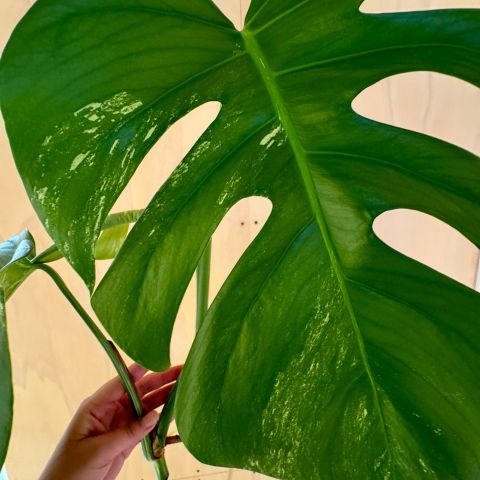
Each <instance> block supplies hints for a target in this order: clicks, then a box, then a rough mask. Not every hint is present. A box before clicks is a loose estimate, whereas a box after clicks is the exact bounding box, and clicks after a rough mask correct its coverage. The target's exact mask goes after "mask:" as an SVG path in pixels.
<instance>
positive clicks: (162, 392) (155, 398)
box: [142, 383, 175, 412]
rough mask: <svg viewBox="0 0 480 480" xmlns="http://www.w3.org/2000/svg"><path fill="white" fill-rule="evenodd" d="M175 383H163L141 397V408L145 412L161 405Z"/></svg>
mask: <svg viewBox="0 0 480 480" xmlns="http://www.w3.org/2000/svg"><path fill="white" fill-rule="evenodd" d="M174 385H175V384H173V383H171V384H170V385H165V386H164V387H162V388H159V389H158V390H155V391H154V392H151V393H149V394H148V395H146V396H145V397H143V398H142V403H143V408H144V410H145V411H146V412H149V411H150V410H153V409H154V408H158V407H159V406H160V405H163V404H164V403H165V402H166V401H167V399H168V396H169V395H170V393H171V391H172V389H173V387H174Z"/></svg>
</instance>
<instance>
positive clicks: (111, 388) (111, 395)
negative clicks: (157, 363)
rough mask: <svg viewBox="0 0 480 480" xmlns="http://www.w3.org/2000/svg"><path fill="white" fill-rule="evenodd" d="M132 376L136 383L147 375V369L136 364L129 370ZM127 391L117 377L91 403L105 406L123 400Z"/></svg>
mask: <svg viewBox="0 0 480 480" xmlns="http://www.w3.org/2000/svg"><path fill="white" fill-rule="evenodd" d="M128 371H129V372H130V375H131V377H132V379H133V381H134V382H138V381H139V380H140V379H141V378H142V377H143V376H144V375H145V373H147V371H148V370H147V369H146V368H144V367H142V366H141V365H139V364H138V363H134V364H133V365H131V366H130V368H129V369H128ZM124 393H125V390H124V388H123V385H122V383H121V381H120V378H119V377H115V378H113V379H112V380H110V381H109V382H107V383H106V384H105V385H103V387H101V388H100V389H99V390H97V391H96V392H95V393H94V394H93V395H92V396H91V397H90V398H89V400H88V401H89V403H94V404H96V405H98V404H103V403H110V402H113V401H115V400H119V399H121V398H122V396H123V394H124Z"/></svg>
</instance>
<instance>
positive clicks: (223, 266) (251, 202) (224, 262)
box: [210, 196, 272, 300]
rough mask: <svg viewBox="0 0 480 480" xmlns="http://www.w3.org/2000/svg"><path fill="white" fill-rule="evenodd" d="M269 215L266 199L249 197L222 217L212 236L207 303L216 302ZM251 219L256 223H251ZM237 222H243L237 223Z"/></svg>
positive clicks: (268, 202) (270, 203)
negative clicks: (208, 297)
mask: <svg viewBox="0 0 480 480" xmlns="http://www.w3.org/2000/svg"><path fill="white" fill-rule="evenodd" d="M271 212H272V202H271V201H270V200H269V199H268V198H265V197H261V196H252V197H247V198H243V199H242V200H240V201H238V202H237V203H236V204H235V205H233V207H232V208H230V210H229V211H228V213H227V214H226V215H225V216H224V217H223V219H222V221H221V222H220V224H219V225H218V227H217V229H216V230H215V232H214V234H213V236H212V271H211V281H210V300H212V299H213V298H215V296H216V295H217V293H218V291H219V290H220V288H221V286H222V285H223V283H224V282H225V280H226V279H227V277H228V275H229V274H230V272H231V271H232V270H233V268H234V266H235V265H236V263H237V262H238V261H239V259H240V257H241V256H242V255H243V254H244V252H245V251H246V250H247V248H248V247H249V245H250V244H251V243H252V242H253V241H254V240H255V237H256V236H257V235H258V234H259V233H260V231H261V230H262V227H263V226H264V225H265V223H266V222H267V220H268V217H269V216H270V214H271ZM253 218H255V219H256V220H255V221H252V220H253ZM239 219H243V220H242V221H240V222H239ZM239 224H240V225H239ZM254 225H255V226H254Z"/></svg>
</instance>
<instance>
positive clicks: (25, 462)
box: [0, 0, 480, 480]
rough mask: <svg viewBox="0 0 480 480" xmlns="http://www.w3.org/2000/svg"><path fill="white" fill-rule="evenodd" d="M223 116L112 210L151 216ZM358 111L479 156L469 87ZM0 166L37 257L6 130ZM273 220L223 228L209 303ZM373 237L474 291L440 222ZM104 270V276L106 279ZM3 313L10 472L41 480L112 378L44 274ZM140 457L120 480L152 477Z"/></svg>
mask: <svg viewBox="0 0 480 480" xmlns="http://www.w3.org/2000/svg"><path fill="white" fill-rule="evenodd" d="M32 3H33V0H1V3H0V48H3V46H4V44H5V42H6V40H7V38H8V36H9V35H10V33H11V31H12V29H13V28H14V26H15V24H16V23H17V22H18V20H19V19H20V18H21V16H22V15H23V14H24V13H25V12H26V10H27V9H28V8H29V6H30V5H31V4H32ZM216 3H217V4H218V5H219V6H221V8H222V9H223V10H224V11H225V12H226V13H227V14H228V16H230V18H232V19H234V21H235V23H236V25H237V26H240V25H241V19H242V18H243V14H244V13H245V11H246V8H247V6H248V3H249V0H243V1H240V0H238V1H237V0H222V1H220V0H217V1H216ZM447 6H459V7H480V0H464V1H461V0H448V1H447V0H437V1H435V2H434V1H426V0H424V1H421V0H410V1H408V0H405V1H395V0H367V1H366V2H365V4H364V6H363V7H362V9H363V10H365V11H373V10H375V9H377V10H378V9H379V8H380V7H381V8H382V9H385V10H390V11H395V10H406V9H413V8H443V7H447ZM218 108H219V106H218V104H216V103H214V102H212V103H211V104H207V105H204V106H202V107H200V108H199V109H197V110H196V111H194V112H192V113H191V114H189V115H188V116H187V117H186V118H185V119H183V120H182V121H180V122H179V123H178V124H177V125H175V126H174V127H173V128H172V129H171V130H170V131H169V132H167V134H166V135H165V136H164V138H162V139H161V140H160V141H159V142H158V144H157V145H156V146H155V148H154V149H153V150H152V151H151V152H150V154H149V155H148V157H147V158H146V160H145V161H144V162H143V164H142V166H141V167H140V168H139V170H138V172H137V173H136V175H135V177H134V179H133V180H132V182H131V184H130V185H129V187H128V189H127V190H126V191H125V192H124V194H123V195H122V197H121V199H119V201H118V203H117V205H116V207H115V210H121V209H129V208H142V207H144V206H145V205H146V204H147V203H148V201H149V199H150V198H151V197H152V195H153V194H154V192H155V191H156V190H157V188H158V187H159V186H160V185H161V183H162V182H163V181H164V179H165V178H166V177H167V176H168V174H169V172H171V171H172V169H173V168H174V167H175V165H176V164H178V162H179V161H180V159H181V158H182V157H183V155H184V154H185V153H186V152H187V151H188V149H189V148H190V146H191V145H192V143H193V142H194V141H195V139H196V138H197V137H198V135H199V134H200V133H201V132H202V131H203V130H204V128H205V127H206V125H208V122H210V121H211V120H213V118H214V117H215V114H216V112H217V111H218ZM354 108H355V109H356V110H357V111H358V112H360V113H362V114H364V115H366V116H369V117H370V118H374V119H377V120H381V121H384V122H386V123H391V124H394V125H399V126H402V127H406V128H410V129H413V130H418V131H421V132H426V133H428V134H431V135H435V136H438V137H441V138H443V139H445V140H448V141H450V142H452V143H455V144H457V145H460V146H462V147H464V148H466V149H469V150H471V151H473V152H476V153H477V154H480V118H479V115H478V112H480V94H479V91H478V89H476V88H474V87H472V86H471V85H468V84H466V83H465V82H461V81H459V80H456V79H453V78H450V77H446V76H441V75H436V74H431V73H426V72H421V73H414V74H408V75H401V76H398V77H395V78H393V79H389V80H386V81H384V82H381V83H380V84H378V85H375V86H373V87H371V88H370V89H369V90H368V91H366V92H364V93H363V94H362V95H361V96H360V97H359V98H358V99H357V100H356V102H355V104H354ZM0 158H1V160H0V162H1V168H0V205H2V206H3V207H2V209H1V210H0V240H3V239H5V238H8V237H9V236H11V235H13V234H14V233H16V232H18V231H19V230H21V229H23V228H26V227H28V228H29V229H30V230H31V231H32V232H33V234H34V236H35V238H36V239H37V245H38V249H39V250H41V249H43V248H45V247H47V246H48V245H49V244H50V242H49V239H48V237H47V235H46V234H45V232H44V230H43V228H42V226H41V225H40V224H39V222H38V221H37V220H36V218H35V214H34V212H33V210H32V209H31V207H30V204H29V202H28V199H27V197H26V195H25V193H24V190H23V187H22V185H21V182H20V180H19V178H18V176H17V173H16V170H15V167H14V164H13V160H12V158H11V155H10V151H9V147H8V142H7V140H6V136H5V132H4V129H3V124H2V128H1V131H0ZM160 160H161V161H160ZM269 211H270V207H269V205H268V202H267V201H265V200H264V199H260V198H252V199H246V200H243V201H242V202H240V203H239V204H238V205H237V206H236V207H234V208H233V209H232V210H231V211H230V212H229V214H228V215H227V217H226V218H225V219H224V221H223V222H222V224H221V226H220V227H219V229H218V231H217V232H216V234H215V236H214V241H213V265H214V267H213V272H212V276H213V279H212V289H211V296H213V295H214V294H215V293H216V292H217V291H218V288H219V287H220V285H221V283H222V282H223V280H224V279H225V277H226V276H227V274H228V272H229V271H230V270H231V268H232V266H233V265H234V263H235V261H236V260H237V259H238V257H239V256H240V255H241V253H242V252H243V250H244V249H245V248H246V246H247V245H248V244H249V243H250V241H251V240H252V239H253V238H254V236H255V235H256V234H257V233H258V231H259V230H260V229H261V227H262V224H263V223H264V222H265V220H266V218H267V216H268V214H269ZM472 221H479V219H472ZM376 231H377V233H378V234H379V235H380V236H381V237H382V238H383V239H384V240H385V241H387V242H388V243H390V244H391V245H393V246H396V248H398V249H400V250H401V251H403V252H405V253H407V254H408V255H410V256H413V257H414V258H417V259H419V260H420V261H423V262H424V263H427V264H429V265H431V266H433V267H434V268H436V269H438V270H440V271H442V272H444V273H446V274H447V275H450V276H452V277H453V278H456V279H457V280H458V281H461V282H463V283H465V284H467V285H469V286H471V287H473V286H474V282H475V275H476V271H477V263H478V250H477V249H476V248H475V247H474V246H473V245H472V244H471V243H469V242H468V241H467V240H466V239H465V238H464V237H462V236H461V235H460V234H458V233H457V232H455V231H453V230H452V229H450V228H449V227H447V226H445V225H444V224H442V223H441V222H439V221H437V220H435V219H432V218H431V217H428V218H423V217H422V214H419V213H415V212H413V213H412V212H405V211H400V212H393V213H392V214H388V215H387V216H386V217H385V218H382V219H380V221H378V222H377V223H376ZM105 268H106V266H105V265H104V266H102V267H101V268H99V272H98V273H99V275H101V274H102V272H103V271H105ZM59 270H60V271H61V273H62V274H64V275H65V278H66V279H67V282H68V284H69V285H70V287H71V288H72V290H74V292H75V293H76V294H77V295H78V297H79V298H80V299H81V300H82V301H83V303H84V305H86V304H87V303H88V295H87V292H86V290H85V288H84V287H83V286H82V284H81V282H80V281H79V279H78V277H77V276H76V274H75V273H73V272H72V270H71V269H70V268H69V267H68V265H66V264H65V263H63V264H61V265H59ZM194 295H195V291H194V286H193V285H191V286H190V287H189V289H188V291H187V294H186V296H185V299H184V302H183V304H182V308H181V311H180V313H179V317H178V321H177V324H176V326H175V331H174V341H173V344H174V345H173V349H172V361H173V362H174V363H179V362H183V361H184V359H185V358H186V355H187V352H188V348H189V345H190V344H191V341H192V339H193V332H194ZM7 311H8V326H9V335H10V343H11V353H12V360H13V377H14V384H15V419H14V426H13V434H12V440H11V444H10V450H9V454H8V457H7V468H8V470H9V475H10V478H11V479H12V480H29V479H35V478H37V477H38V474H39V472H40V471H41V469H42V466H43V465H44V464H45V462H46V461H47V459H48V457H49V455H50V453H51V451H52V449H53V448H54V446H55V444H56V442H57V440H58V439H59V437H60V436H61V434H62V432H63V430H64V428H65V426H66V424H67V423H68V420H69V419H70V417H71V416H72V414H73V412H74V411H75V409H76V407H77V405H78V404H79V402H80V401H81V400H82V399H83V398H84V397H85V396H87V395H88V394H90V393H91V392H92V391H94V390H95V389H97V388H98V386H100V385H101V384H102V383H103V382H105V381H106V380H107V379H108V378H110V377H111V376H112V375H113V370H112V368H111V367H110V365H109V362H108V361H107V360H106V359H105V356H104V354H103V352H102V351H101V349H100V348H99V347H98V345H97V344H96V343H95V341H94V340H93V339H92V337H91V336H90V334H89V333H88V332H87V330H86V328H85V327H84V326H83V324H82V322H81V321H80V320H79V319H78V318H77V317H76V316H75V314H74V313H73V312H72V310H71V308H70V307H69V305H68V304H67V303H66V302H65V300H64V299H63V298H62V297H61V295H60V294H59V293H58V292H57V290H56V289H55V288H54V286H53V285H52V284H51V282H50V281H49V279H48V278H46V277H45V276H44V275H43V274H42V273H37V274H35V275H33V276H32V277H31V278H30V279H29V280H28V281H27V282H26V284H25V285H24V286H23V287H22V288H21V289H20V290H19V291H18V292H17V293H16V294H15V296H14V297H13V299H12V301H10V302H9V304H8V307H7ZM138 450H139V449H137V451H136V452H134V454H133V455H132V456H131V458H130V459H129V461H128V463H127V464H126V466H125V468H124V470H123V472H122V474H121V476H120V477H119V478H121V479H129V480H131V479H134V480H140V479H145V480H148V479H153V475H152V473H151V471H150V467H149V466H148V465H147V464H146V463H145V462H144V461H143V460H142V459H141V454H140V452H139V451H138ZM167 460H168V462H169V464H170V469H171V473H172V478H173V479H186V478H190V479H204V478H206V479H208V478H212V479H218V480H226V479H238V480H240V479H248V478H262V476H261V475H253V474H250V473H247V472H239V471H233V470H232V471H227V470H225V469H219V468H213V467H209V466H205V465H201V464H199V463H198V462H196V461H195V460H194V459H193V458H192V457H191V456H190V455H189V454H188V452H186V451H185V450H184V449H183V447H182V446H181V445H178V446H173V447H169V448H168V450H167Z"/></svg>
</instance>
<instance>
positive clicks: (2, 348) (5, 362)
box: [0, 288, 13, 478]
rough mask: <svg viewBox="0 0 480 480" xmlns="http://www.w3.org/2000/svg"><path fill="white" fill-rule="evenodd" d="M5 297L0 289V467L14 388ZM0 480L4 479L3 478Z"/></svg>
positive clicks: (7, 436) (6, 444)
mask: <svg viewBox="0 0 480 480" xmlns="http://www.w3.org/2000/svg"><path fill="white" fill-rule="evenodd" d="M4 297H5V295H4V292H3V290H2V289H1V288H0V412H2V414H1V415H0V466H1V465H3V462H4V461H5V456H6V455H7V449H8V442H9V440H10V432H11V429H12V412H13V388H12V373H11V372H12V370H11V364H10V353H9V350H8V339H7V326H6V316H5V303H4V302H5V299H4ZM0 478H4V477H3V476H1V477H0Z"/></svg>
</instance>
